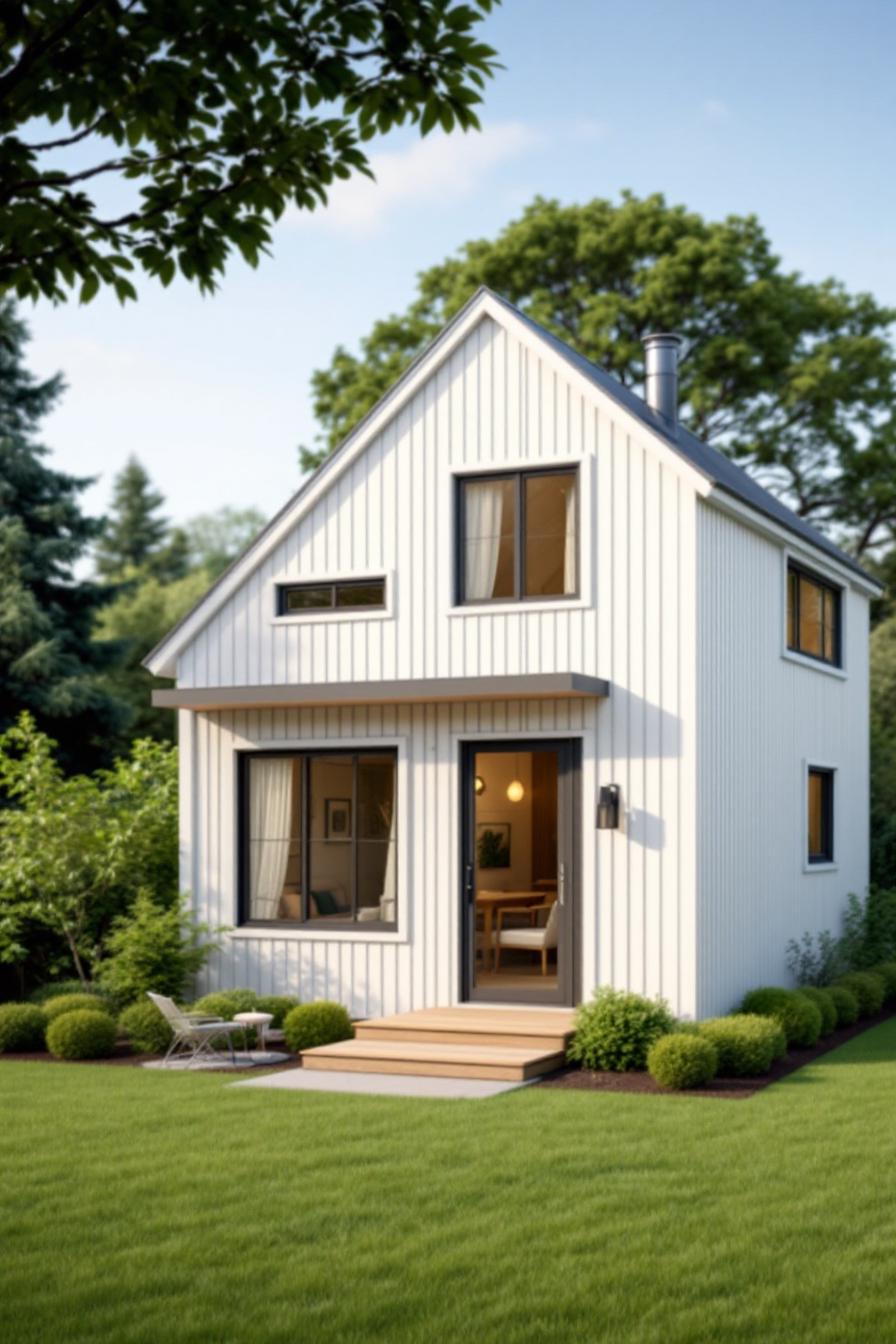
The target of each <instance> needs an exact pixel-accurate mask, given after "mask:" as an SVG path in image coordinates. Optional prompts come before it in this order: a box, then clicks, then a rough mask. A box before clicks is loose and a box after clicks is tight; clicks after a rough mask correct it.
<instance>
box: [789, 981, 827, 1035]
mask: <svg viewBox="0 0 896 1344" xmlns="http://www.w3.org/2000/svg"><path fill="white" fill-rule="evenodd" d="M797 992H798V993H800V994H802V995H803V997H804V998H806V999H811V1000H812V1002H813V1003H814V1004H815V1005H816V1007H817V1008H818V1011H819V1012H820V1013H821V1035H822V1036H830V1034H831V1032H832V1031H834V1030H836V1027H837V1005H836V1003H835V1002H834V1000H833V999H832V998H831V994H830V990H828V989H826V988H825V989H821V988H820V987H819V986H817V985H804V986H803V988H802V989H800V990H798V991H797Z"/></svg>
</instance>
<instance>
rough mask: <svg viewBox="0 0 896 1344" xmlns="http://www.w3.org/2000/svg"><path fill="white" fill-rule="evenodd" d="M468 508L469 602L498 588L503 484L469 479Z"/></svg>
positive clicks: (467, 594)
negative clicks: (496, 580)
mask: <svg viewBox="0 0 896 1344" xmlns="http://www.w3.org/2000/svg"><path fill="white" fill-rule="evenodd" d="M464 507H465V518H464V531H465V534H466V543H467V547H466V549H467V554H466V569H465V586H466V592H465V594H464V596H465V597H466V599H467V601H476V600H477V599H479V600H485V599H487V598H490V597H491V596H492V594H493V592H494V590H495V575H496V574H497V572H498V551H499V549H500V546H501V519H502V514H503V483H502V482H500V481H468V482H467V484H466V485H465V487H464Z"/></svg>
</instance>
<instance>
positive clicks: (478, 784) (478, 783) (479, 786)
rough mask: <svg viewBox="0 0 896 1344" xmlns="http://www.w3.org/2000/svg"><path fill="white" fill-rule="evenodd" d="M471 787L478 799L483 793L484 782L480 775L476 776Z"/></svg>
mask: <svg viewBox="0 0 896 1344" xmlns="http://www.w3.org/2000/svg"><path fill="white" fill-rule="evenodd" d="M473 787H474V789H475V790H476V796H477V798H478V797H479V795H480V793H485V780H484V779H483V778H482V776H481V775H477V776H476V778H475V780H474V781H473Z"/></svg>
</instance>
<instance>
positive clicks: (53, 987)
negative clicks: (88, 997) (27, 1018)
mask: <svg viewBox="0 0 896 1344" xmlns="http://www.w3.org/2000/svg"><path fill="white" fill-rule="evenodd" d="M63 994H66V995H68V994H92V995H94V996H95V997H96V998H98V999H101V1000H104V999H106V997H107V995H106V992H105V990H103V989H101V988H100V986H99V985H94V984H86V985H85V984H82V982H81V981H80V980H54V981H53V982H52V983H51V984H49V985H41V987H40V989H36V990H35V991H34V993H33V994H32V995H31V996H30V1000H31V1002H32V1003H36V1004H38V1005H39V1006H42V1005H43V1004H45V1003H48V1002H49V1000H50V999H58V998H61V996H62V995H63Z"/></svg>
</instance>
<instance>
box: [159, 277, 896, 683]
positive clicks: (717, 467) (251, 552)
mask: <svg viewBox="0 0 896 1344" xmlns="http://www.w3.org/2000/svg"><path fill="white" fill-rule="evenodd" d="M489 308H490V309H492V310H493V311H494V309H495V308H497V309H499V310H500V311H501V312H503V313H505V314H506V315H507V316H508V318H509V319H510V320H511V321H512V322H513V323H514V324H521V325H522V326H523V327H524V328H526V329H528V330H529V331H530V332H532V333H533V334H534V335H535V337H536V338H537V340H538V341H539V342H541V343H543V344H544V345H546V346H547V347H548V348H549V349H550V350H551V351H552V352H553V353H554V354H555V355H556V356H558V357H559V358H560V359H561V360H562V361H563V362H564V363H565V364H566V365H568V366H569V367H570V368H572V369H573V370H575V372H576V373H578V374H579V375H580V377H583V378H584V379H585V380H586V381H587V382H589V383H590V384H591V385H592V386H593V387H596V388H597V389H599V390H600V391H601V392H602V393H603V394H604V395H605V396H607V397H609V398H610V399H611V400H612V401H614V402H615V403H616V404H617V405H619V406H621V407H622V408H623V409H624V410H625V411H627V412H628V413H629V414H630V415H632V416H633V417H634V418H635V419H637V420H638V421H640V422H641V424H643V425H645V426H646V427H647V428H648V429H649V430H650V431H651V433H652V434H654V435H655V436H656V437H657V438H659V439H661V440H662V441H663V442H664V443H665V444H666V445H667V446H668V447H669V448H670V449H671V450H672V451H673V452H674V453H676V454H677V455H678V456H679V457H680V458H683V459H684V460H685V461H686V462H687V463H688V464H689V465H690V466H691V467H692V468H693V469H694V470H695V471H696V472H697V473H698V474H699V476H701V477H703V479H704V480H706V481H707V482H709V484H710V485H711V486H714V487H716V488H717V489H719V490H721V491H723V492H724V493H725V494H727V495H730V496H732V497H733V498H734V499H736V500H738V501H740V503H742V504H745V505H747V506H748V507H749V508H750V509H753V510H756V511H758V512H759V513H761V514H763V515H764V516H765V517H766V518H769V519H771V520H772V522H774V523H777V524H778V525H779V526H780V527H783V528H784V529H786V530H787V531H788V532H790V533H792V534H793V535H794V536H797V537H799V538H800V539H801V540H802V541H804V542H808V543H809V544H810V545H811V546H814V547H816V548H817V549H818V550H820V551H822V552H824V553H825V554H827V555H828V556H830V557H831V559H833V560H836V561H837V562H838V563H839V564H840V565H842V566H844V567H845V568H847V569H848V570H850V571H851V572H852V573H853V574H855V575H857V576H859V577H860V578H861V579H862V580H864V582H865V583H866V584H871V585H873V586H874V587H876V588H878V589H880V588H881V585H880V584H879V583H878V581H877V580H876V579H875V578H874V577H873V576H872V575H870V574H868V573H867V572H866V571H865V570H864V569H862V567H861V565H859V564H857V562H856V561H855V560H854V559H853V558H852V557H851V556H850V555H847V553H846V552H845V551H842V550H841V549H840V548H839V547H838V546H835V545H834V543H833V542H832V541H829V540H828V538H827V537H825V536H824V535H823V533H821V532H819V531H818V530H817V529H816V528H814V527H812V525H811V524H810V523H807V522H805V521H804V519H802V518H800V517H798V516H797V514H795V513H794V512H793V511H792V510H791V509H788V508H787V506H786V504H782V502H781V501H780V500H779V499H777V498H776V497H775V496H774V495H773V494H771V493H770V492H769V491H768V490H765V489H764V488H763V487H762V486H761V485H759V483H758V482H757V481H755V480H754V479H753V478H752V477H751V476H750V475H749V474H748V473H747V472H746V471H745V470H744V469H743V467H739V466H738V465H737V463H735V462H732V461H731V459H730V458H728V457H726V456H725V454H724V453H722V452H720V451H719V450H718V449H717V448H711V447H710V446H709V444H706V443H703V442H702V441H701V440H700V439H698V438H697V437H696V435H694V434H692V433H691V432H690V430H688V429H686V428H685V427H684V426H683V425H677V426H675V427H674V428H673V427H671V426H670V425H669V424H668V423H667V422H666V421H665V420H664V419H663V418H662V416H660V415H659V414H658V413H657V412H656V411H654V410H652V409H651V408H650V407H649V406H648V405H647V403H646V401H644V399H643V398H642V397H639V396H638V395H637V393H636V392H633V391H632V390H631V389H630V388H628V387H625V386H624V384H622V383H620V382H619V380H618V379H616V378H614V377H613V376H612V374H609V373H607V371H606V370H605V369H602V368H601V367H600V366H599V365H598V364H593V363H592V362H591V360H589V359H586V358H585V357H584V355H581V354H579V353H578V351H576V350H574V349H573V348H572V346H569V345H567V344H566V342H565V341H561V340H560V339H559V337H557V336H555V335H553V333H552V332H550V331H548V330H547V328H546V327H543V326H542V325H541V324H540V323H539V322H536V321H535V320H534V319H533V318H531V317H529V316H527V314H526V313H524V312H522V311H521V310H520V309H519V308H516V307H515V306H514V305H513V304H512V303H510V302H508V300H507V299H504V298H502V297H501V295H500V294H496V293H495V292H494V291H493V290H490V289H489V288H488V287H487V286H485V285H482V286H480V288H479V289H478V290H477V291H476V293H475V294H473V295H472V296H471V297H470V298H469V299H468V300H467V302H466V303H465V304H464V306H463V307H462V308H461V309H460V310H459V311H458V312H457V313H455V315H454V317H453V318H452V319H451V321H450V322H448V323H447V325H446V326H445V327H444V328H443V329H442V331H441V332H440V333H439V335H438V336H437V337H436V338H435V339H434V340H433V341H432V342H431V343H430V345H428V346H427V347H426V349H425V350H423V351H421V353H420V354H419V355H418V356H417V357H416V359H414V360H413V361H412V363H411V364H409V365H408V367H407V368H406V369H405V371H404V373H403V374H402V375H401V377H400V378H399V379H398V380H397V382H395V383H393V385H392V387H390V388H389V389H388V391H387V392H385V393H384V394H383V396H382V397H380V399H379V401H378V402H377V403H376V404H375V405H374V406H373V407H371V409H370V410H369V411H368V412H367V414H366V415H365V416H363V417H362V419H361V420H359V421H358V423H357V425H356V426H355V427H354V429H353V430H352V431H351V433H350V434H349V435H348V436H347V437H346V438H345V439H343V441H342V443H341V444H339V446H338V447H337V448H336V449H335V450H334V451H333V452H332V453H331V454H330V456H329V457H328V458H327V459H326V461H324V462H323V463H322V464H321V465H320V466H319V467H318V468H317V470H316V471H314V472H313V473H312V474H311V475H310V476H309V477H308V479H307V480H306V481H304V482H303V484H302V485H301V486H300V487H299V489H298V490H297V491H296V493H295V494H294V495H293V496H292V498H291V499H289V500H288V501H287V503H286V504H285V505H284V506H283V508H282V509H280V511H279V512H278V513H277V514H275V515H274V517H273V518H272V519H271V521H270V522H269V523H268V524H267V526H266V527H264V528H263V529H262V531H261V532H260V533H259V534H258V536H257V537H255V538H254V540H253V541H251V542H250V543H249V545H248V546H247V547H246V549H245V550H244V551H243V552H242V554H241V555H239V556H237V557H236V559H235V560H233V561H232V562H231V564H230V565H229V566H228V567H227V569H225V570H224V572H223V574H221V575H219V577H218V578H217V579H216V580H215V582H214V583H213V584H212V585H211V587H210V588H209V589H208V591H207V592H206V593H205V595H204V596H203V597H201V598H200V600H199V601H198V602H197V603H196V605H195V606H194V607H193V608H192V609H191V610H190V611H189V612H187V614H186V615H185V616H184V617H182V619H181V620H180V621H178V623H177V624H176V625H175V626H174V627H173V628H172V629H171V630H170V631H169V632H168V634H167V635H166V636H165V638H164V639H163V640H161V641H160V643H159V644H157V645H156V647H155V648H154V649H153V650H152V651H151V652H150V653H149V654H147V656H146V658H145V659H144V660H143V665H144V667H147V668H148V669H149V670H150V671H151V672H153V673H155V674H156V675H157V676H172V675H173V674H174V673H173V660H174V659H175V658H176V656H177V654H178V653H179V652H180V651H181V649H182V648H183V647H184V646H185V645H186V644H187V643H189V641H190V639H192V638H193V637H194V636H195V634H197V633H198V631H199V630H200V629H201V628H202V627H203V626H204V625H205V624H206V623H207V622H208V621H209V620H210V619H211V618H212V616H213V615H214V614H215V612H216V611H217V610H218V609H219V608H220V607H221V606H223V604H224V602H226V601H227V599H228V598H229V597H230V595H231V594H232V592H233V591H234V590H235V588H236V587H238V586H239V583H240V582H241V581H242V577H243V576H244V575H248V574H249V573H251V571H252V570H253V569H254V568H255V566H256V565H257V564H259V563H260V562H261V561H262V560H263V559H264V557H265V556H266V555H267V553H268V552H269V551H270V550H271V549H273V547H274V546H276V545H277V543H278V541H279V539H280V536H281V535H282V532H283V529H284V527H285V526H289V527H291V526H293V525H294V523H295V522H297V521H298V518H299V517H301V514H302V513H303V512H304V509H305V508H306V507H310V506H311V504H312V503H313V502H314V500H315V499H316V498H317V496H318V494H319V493H320V492H321V489H322V487H323V485H324V483H325V482H326V481H327V480H328V478H329V477H330V476H333V475H336V474H338V472H339V471H340V470H341V468H342V466H343V465H344V464H345V463H346V460H347V459H348V458H349V457H350V455H353V453H354V451H355V450H360V449H361V448H362V447H363V445H364V443H365V442H366V441H367V440H369V438H371V437H372V436H373V434H374V433H376V432H377V431H378V429H379V428H380V427H381V425H382V423H383V422H384V421H385V420H386V419H388V418H389V417H391V416H392V415H394V414H395V413H397V411H398V410H399V409H400V408H401V406H402V405H403V404H404V402H405V401H406V400H408V399H409V398H410V396H412V395H413V393H414V391H415V390H416V387H417V385H418V383H419V381H420V378H421V375H422V373H423V371H424V370H425V369H426V368H428V367H429V366H430V365H431V364H433V363H435V361H437V360H440V359H441V358H444V357H445V355H447V354H448V353H450V351H451V350H452V349H453V348H454V346H455V345H456V344H457V342H458V341H459V340H460V339H461V338H462V337H463V336H464V335H465V334H466V331H467V329H468V328H469V326H470V324H471V322H473V321H475V320H476V319H477V317H478V315H479V310H480V309H481V310H487V309H489Z"/></svg>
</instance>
